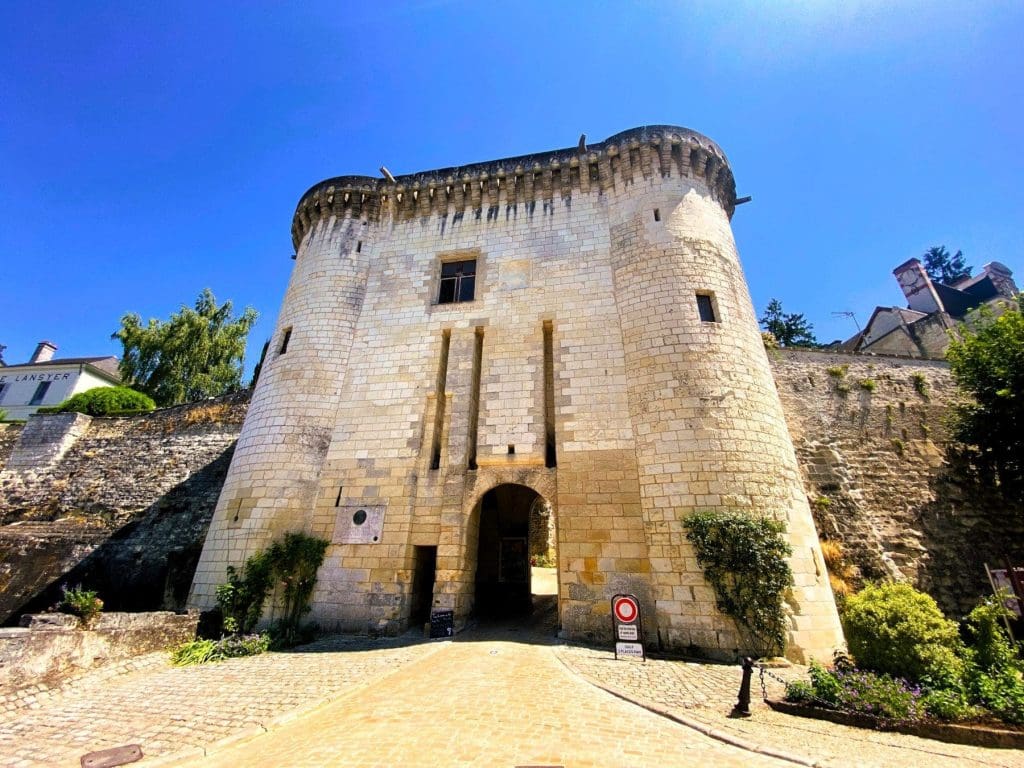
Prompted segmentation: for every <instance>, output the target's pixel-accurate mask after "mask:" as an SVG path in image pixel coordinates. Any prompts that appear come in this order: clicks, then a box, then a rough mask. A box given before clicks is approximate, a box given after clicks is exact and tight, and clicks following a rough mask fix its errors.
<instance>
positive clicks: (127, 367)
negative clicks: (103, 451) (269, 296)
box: [111, 288, 258, 406]
mask: <svg viewBox="0 0 1024 768" xmlns="http://www.w3.org/2000/svg"><path fill="white" fill-rule="evenodd" d="M257 317H258V314H257V313H256V310H255V309H253V308H252V307H246V308H245V311H244V312H242V314H241V316H239V317H234V316H233V315H232V305H231V302H230V301H225V302H224V303H223V304H221V305H220V306H217V299H216V298H215V297H214V295H213V293H212V292H211V291H210V289H209V288H204V289H203V292H202V293H200V294H199V298H197V299H196V303H195V308H194V309H192V308H189V307H186V306H182V308H181V310H180V311H179V312H176V313H174V314H172V315H171V317H170V319H169V320H166V321H160V320H156V319H150V321H149V322H148V323H147V324H145V325H143V323H142V318H141V317H139V315H137V314H135V313H134V312H131V313H128V314H126V315H125V316H124V317H122V318H121V328H120V329H119V330H118V331H117V332H116V333H114V334H113V336H112V337H111V338H114V339H118V340H120V342H121V346H122V347H123V350H124V351H123V354H122V356H121V363H120V373H121V378H122V379H123V380H124V381H125V383H126V384H129V385H130V386H132V387H134V388H135V389H137V390H139V391H141V392H145V393H146V394H147V395H149V396H150V397H152V398H153V400H155V401H156V403H157V405H161V406H167V405H175V404H177V403H185V402H190V401H192V400H200V399H202V398H204V397H213V396H216V395H222V394H225V393H228V392H233V391H235V390H237V389H239V387H240V386H241V381H242V359H243V357H244V356H245V341H246V337H247V336H248V335H249V329H250V328H252V326H253V323H255V322H256V318H257Z"/></svg>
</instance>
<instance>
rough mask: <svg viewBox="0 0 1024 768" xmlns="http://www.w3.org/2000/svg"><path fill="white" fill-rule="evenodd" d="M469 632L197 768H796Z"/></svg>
mask: <svg viewBox="0 0 1024 768" xmlns="http://www.w3.org/2000/svg"><path fill="white" fill-rule="evenodd" d="M513 639H514V638H510V637H509V633H507V632H506V633H500V632H491V633H482V632H479V631H477V632H475V633H470V634H469V635H468V636H467V637H465V638H460V639H459V640H458V641H457V642H454V643H448V644H447V647H445V648H444V650H443V651H441V652H440V653H438V654H436V655H435V656H433V657H431V658H430V659H429V660H425V661H423V662H419V663H417V664H414V665H411V666H409V667H408V668H407V669H405V670H403V671H402V672H401V673H400V674H396V675H391V676H390V677H388V678H386V679H385V680H382V681H380V682H379V683H377V684H376V685H373V686H372V687H370V688H367V689H365V690H363V691H362V692H360V693H359V694H358V695H356V696H351V697H348V698H346V699H344V700H341V701H337V702H334V703H332V704H330V705H328V706H326V707H324V708H322V709H320V710H319V711H317V712H316V713H314V714H312V715H310V716H308V717H305V718H302V719H301V720H297V721H295V722H293V723H290V724H288V725H286V726H284V727H282V728H281V729H277V730H274V731H272V732H270V733H268V734H266V735H264V736H259V737H257V738H255V739H253V740H251V741H248V742H246V743H244V744H240V745H238V746H236V747H234V748H230V749H227V750H224V751H221V752H217V753H215V754H214V755H213V756H212V758H209V759H207V760H204V761H200V762H198V763H196V765H200V766H204V767H205V766H209V768H229V767H230V768H235V767H236V766H242V765H244V766H252V768H261V767H266V768H270V767H271V766H274V767H275V768H276V766H282V765H288V766H296V767H298V768H301V767H303V766H327V765H337V764H339V761H342V762H343V763H344V764H345V765H346V766H403V768H405V767H413V766H510V767H511V766H521V765H531V766H537V765H544V766H555V765H559V766H609V767H612V766H684V765H685V766H692V765H712V766H721V767H722V768H732V767H736V768H739V766H752V767H753V768H759V767H762V766H764V767H767V766H789V765H791V764H790V763H786V762H783V761H781V760H776V759H773V758H769V757H765V756H762V755H756V754H752V753H750V752H746V751H744V750H741V749H738V748H736V747H733V746H730V745H727V744H723V743H721V742H719V741H715V740H713V739H710V738H708V737H706V736H704V735H702V734H700V733H697V732H696V731H694V730H692V729H689V728H686V727H683V726H681V725H678V724H676V723H674V722H672V721H670V720H668V719H666V718H663V717H660V716H658V715H655V714H652V713H650V712H648V711H646V710H644V709H641V708H639V707H636V706H633V705H631V704H629V703H627V702H624V701H622V700H620V699H617V698H615V697H613V696H611V695H610V694H608V693H606V692H604V691H602V690H600V689H598V688H595V687H594V686H591V685H589V684H587V683H586V682H585V681H583V680H582V679H581V678H579V677H578V676H576V675H574V674H571V673H570V672H568V671H567V670H566V668H565V667H564V666H563V665H562V664H560V663H559V662H558V660H557V659H556V658H555V656H554V655H553V654H552V652H551V648H550V646H547V645H539V644H533V643H523V642H514V641H513Z"/></svg>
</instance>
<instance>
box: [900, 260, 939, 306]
mask: <svg viewBox="0 0 1024 768" xmlns="http://www.w3.org/2000/svg"><path fill="white" fill-rule="evenodd" d="M892 273H893V274H894V275H896V280H897V282H898V283H899V284H900V288H902V289H903V295H904V296H906V297H907V305H908V306H909V307H910V308H911V309H913V310H916V311H917V312H924V313H925V314H928V315H930V314H931V313H932V312H937V311H939V310H943V311H944V310H945V307H943V306H942V301H940V300H939V294H937V293H936V292H935V286H934V285H932V281H931V278H929V277H928V273H927V272H925V271H924V266H922V264H921V262H920V261H919V260H918V259H911V260H910V261H905V262H903V263H902V264H900V265H899V266H898V267H896V269H894V270H893V271H892Z"/></svg>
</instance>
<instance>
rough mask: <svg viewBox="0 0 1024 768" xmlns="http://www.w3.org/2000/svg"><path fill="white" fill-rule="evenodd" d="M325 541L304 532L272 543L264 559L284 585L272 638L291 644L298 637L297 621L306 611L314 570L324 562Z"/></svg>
mask: <svg viewBox="0 0 1024 768" xmlns="http://www.w3.org/2000/svg"><path fill="white" fill-rule="evenodd" d="M327 545H328V542H327V541H325V540H324V539H319V538H316V537H315V536H307V535H305V534H304V533H286V534H285V536H284V540H283V541H277V542H274V543H273V544H272V545H271V547H270V549H268V550H267V559H268V560H269V562H270V565H271V568H272V569H273V573H274V576H275V577H276V578H277V579H279V580H280V581H281V582H282V583H283V584H284V615H283V616H282V617H281V619H280V621H279V622H277V625H276V626H275V635H276V637H275V639H276V640H277V641H279V642H280V644H282V645H285V646H287V645H292V644H295V643H296V642H298V641H299V640H300V639H302V637H301V636H300V632H299V621H300V620H301V618H302V616H303V615H304V614H306V613H308V612H309V608H310V606H309V600H310V598H311V597H312V595H313V587H314V586H316V572H317V570H319V568H320V566H321V565H322V564H323V562H324V555H325V554H326V553H327Z"/></svg>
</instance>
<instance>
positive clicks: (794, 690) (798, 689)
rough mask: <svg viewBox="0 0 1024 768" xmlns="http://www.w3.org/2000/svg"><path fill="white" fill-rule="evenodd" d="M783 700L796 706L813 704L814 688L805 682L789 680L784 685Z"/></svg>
mask: <svg viewBox="0 0 1024 768" xmlns="http://www.w3.org/2000/svg"><path fill="white" fill-rule="evenodd" d="M785 699H786V701H792V702H795V703H797V704H813V703H814V687H813V686H812V685H811V684H810V683H808V682H807V681H806V680H790V681H789V682H788V683H786V695H785Z"/></svg>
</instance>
